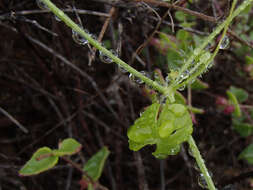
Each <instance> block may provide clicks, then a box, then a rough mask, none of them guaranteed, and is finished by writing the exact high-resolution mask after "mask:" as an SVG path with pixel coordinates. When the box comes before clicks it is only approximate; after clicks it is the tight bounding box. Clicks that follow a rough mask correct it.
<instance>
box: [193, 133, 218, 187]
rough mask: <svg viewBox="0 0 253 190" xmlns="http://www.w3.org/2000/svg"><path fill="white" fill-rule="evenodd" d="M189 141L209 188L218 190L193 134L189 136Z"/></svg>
mask: <svg viewBox="0 0 253 190" xmlns="http://www.w3.org/2000/svg"><path fill="white" fill-rule="evenodd" d="M188 143H189V145H190V149H191V152H192V154H193V156H194V158H195V160H196V162H197V164H198V167H199V169H200V171H201V173H202V174H203V175H204V178H205V180H206V183H207V186H208V189H210V190H216V188H215V186H214V183H213V180H212V178H211V176H210V174H209V173H208V170H207V168H206V165H205V162H204V160H203V158H202V156H201V154H200V152H199V149H198V147H197V145H196V143H195V141H194V139H193V137H192V136H190V137H189V139H188Z"/></svg>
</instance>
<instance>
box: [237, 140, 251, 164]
mask: <svg viewBox="0 0 253 190" xmlns="http://www.w3.org/2000/svg"><path fill="white" fill-rule="evenodd" d="M238 159H245V160H247V161H248V163H249V164H253V144H250V145H249V146H248V147H246V148H245V149H244V150H243V151H242V152H241V154H240V155H239V157H238Z"/></svg>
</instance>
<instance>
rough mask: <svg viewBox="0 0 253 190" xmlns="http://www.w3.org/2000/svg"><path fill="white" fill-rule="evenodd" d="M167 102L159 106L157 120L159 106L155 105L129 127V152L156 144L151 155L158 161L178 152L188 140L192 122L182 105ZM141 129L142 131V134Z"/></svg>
mask: <svg viewBox="0 0 253 190" xmlns="http://www.w3.org/2000/svg"><path fill="white" fill-rule="evenodd" d="M169 102H170V101H169V100H167V101H166V104H165V105H163V106H161V113H160V115H159V118H158V120H157V115H158V110H159V107H160V105H159V104H158V103H155V104H152V105H151V106H149V107H148V108H147V110H146V111H145V112H144V113H143V114H142V116H141V117H140V118H139V119H137V120H136V121H135V124H134V125H133V126H131V127H130V129H129V131H128V138H129V148H130V149H131V150H134V151H137V150H139V149H141V148H142V147H144V146H146V145H152V144H156V151H155V152H154V153H153V155H154V156H155V157H157V158H159V159H163V158H165V157H167V156H168V155H175V154H177V153H178V152H179V150H180V144H181V143H183V142H184V141H186V140H188V138H189V136H190V135H191V133H192V120H191V116H190V114H189V112H188V110H187V108H186V107H185V106H184V105H182V104H170V103H169ZM141 129H144V130H143V132H142V131H141Z"/></svg>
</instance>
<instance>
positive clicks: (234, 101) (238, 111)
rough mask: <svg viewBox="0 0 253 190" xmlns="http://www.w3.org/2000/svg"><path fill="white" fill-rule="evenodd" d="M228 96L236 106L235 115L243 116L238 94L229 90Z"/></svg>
mask: <svg viewBox="0 0 253 190" xmlns="http://www.w3.org/2000/svg"><path fill="white" fill-rule="evenodd" d="M227 96H228V98H229V100H230V101H231V103H232V104H233V105H234V107H235V111H234V114H235V116H236V117H240V116H241V109H240V106H239V103H238V101H237V98H236V96H235V95H234V94H233V93H231V92H230V91H227Z"/></svg>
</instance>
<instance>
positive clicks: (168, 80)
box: [165, 75, 171, 83]
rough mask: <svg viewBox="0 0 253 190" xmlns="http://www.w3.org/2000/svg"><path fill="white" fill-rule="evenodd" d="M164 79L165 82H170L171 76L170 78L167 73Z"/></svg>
mask: <svg viewBox="0 0 253 190" xmlns="http://www.w3.org/2000/svg"><path fill="white" fill-rule="evenodd" d="M165 81H166V83H170V81H171V78H170V76H169V75H168V76H167V77H166V78H165Z"/></svg>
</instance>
